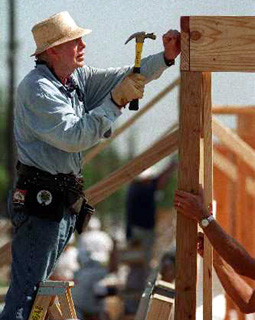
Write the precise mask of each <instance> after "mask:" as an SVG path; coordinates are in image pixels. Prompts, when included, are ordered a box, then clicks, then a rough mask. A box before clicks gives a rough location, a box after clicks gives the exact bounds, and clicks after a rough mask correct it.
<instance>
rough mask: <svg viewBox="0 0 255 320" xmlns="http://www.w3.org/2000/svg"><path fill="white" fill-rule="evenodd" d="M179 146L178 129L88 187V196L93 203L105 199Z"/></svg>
mask: <svg viewBox="0 0 255 320" xmlns="http://www.w3.org/2000/svg"><path fill="white" fill-rule="evenodd" d="M177 148H178V130H175V131H174V132H172V133H170V134H168V135H167V136H166V137H164V138H162V139H161V140H159V141H158V142H156V143H155V144H154V145H153V146H152V147H150V148H149V149H148V150H146V151H145V152H143V153H142V154H141V155H139V156H138V157H136V158H135V159H133V160H132V161H130V162H129V163H127V164H126V165H124V166H123V167H122V168H120V169H118V170H116V171H114V172H113V173H111V174H110V175H109V176H108V177H106V178H105V179H103V180H102V181H100V182H98V183H97V184H96V185H94V186H92V187H91V188H89V189H87V191H86V197H87V199H88V201H89V202H90V203H91V204H92V205H96V204H97V203H99V202H101V201H103V200H104V199H106V198H107V197H109V196H110V195H111V194H112V193H114V192H115V191H117V190H118V189H119V188H120V187H122V186H123V185H124V184H126V183H128V182H130V181H132V180H133V179H134V178H135V177H136V176H137V175H138V174H140V173H141V172H143V171H144V170H146V169H148V168H149V167H151V166H153V165H154V164H156V163H157V162H158V161H160V160H162V159H164V158H165V157H167V156H169V155H170V154H171V153H173V152H174V151H176V150H177Z"/></svg>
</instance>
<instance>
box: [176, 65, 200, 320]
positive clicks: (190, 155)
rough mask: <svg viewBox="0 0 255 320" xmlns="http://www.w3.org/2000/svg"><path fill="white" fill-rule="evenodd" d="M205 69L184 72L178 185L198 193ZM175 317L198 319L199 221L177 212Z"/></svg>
mask: <svg viewBox="0 0 255 320" xmlns="http://www.w3.org/2000/svg"><path fill="white" fill-rule="evenodd" d="M201 87H202V73H201V72H185V71H182V72H181V110H180V122H179V126H180V127H179V189H181V190H184V191H188V192H193V193H198V191H199V159H200V136H201V106H202V94H201V92H202V90H201ZM176 231H177V234H176V244H177V246H176V249H177V251H176V266H177V274H176V299H175V303H176V308H175V319H176V320H183V319H190V320H193V319H196V279H197V251H196V243H197V223H196V222H195V221H193V220H190V219H187V218H185V217H184V216H182V215H177V230H176Z"/></svg>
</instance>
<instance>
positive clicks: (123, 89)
mask: <svg viewBox="0 0 255 320" xmlns="http://www.w3.org/2000/svg"><path fill="white" fill-rule="evenodd" d="M145 80H146V78H145V77H144V76H143V75H141V74H138V73H131V74H130V75H128V76H126V77H125V78H124V79H123V80H122V81H121V83H120V84H118V85H117V86H116V87H115V88H114V89H113V91H112V93H111V94H112V99H113V100H114V102H115V103H116V104H117V105H119V106H125V105H126V104H127V103H128V102H130V101H132V100H134V99H141V98H142V97H143V93H144V86H145Z"/></svg>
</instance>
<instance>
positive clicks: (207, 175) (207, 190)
mask: <svg viewBox="0 0 255 320" xmlns="http://www.w3.org/2000/svg"><path fill="white" fill-rule="evenodd" d="M211 86H212V85H211V73H210V72H203V73H202V85H201V91H202V92H201V99H202V101H201V103H202V119H203V138H204V144H203V145H204V148H203V153H204V163H203V164H202V163H201V164H200V165H201V166H204V170H203V171H204V179H203V180H204V184H203V186H204V195H205V205H206V206H207V207H212V201H213V143H212V96H211ZM201 151H202V150H201ZM203 319H204V320H211V319H212V246H211V244H210V242H209V240H208V239H207V237H205V241H204V259H203Z"/></svg>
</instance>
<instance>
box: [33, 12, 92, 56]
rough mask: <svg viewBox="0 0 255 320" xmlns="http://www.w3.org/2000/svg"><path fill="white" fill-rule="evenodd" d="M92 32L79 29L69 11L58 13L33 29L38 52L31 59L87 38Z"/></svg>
mask: <svg viewBox="0 0 255 320" xmlns="http://www.w3.org/2000/svg"><path fill="white" fill-rule="evenodd" d="M90 32H91V30H89V29H83V28H80V27H78V26H77V24H76V23H75V22H74V20H73V19H72V17H71V16H70V14H69V13H68V12H67V11H62V12H60V13H57V14H55V15H53V16H51V17H49V18H48V19H45V20H42V21H41V22H39V23H37V24H36V25H34V27H33V28H32V33H33V36H34V40H35V43H36V51H35V52H34V53H33V54H32V55H31V57H32V56H35V55H37V54H39V53H42V52H43V51H45V50H47V49H49V48H52V47H54V46H57V45H59V44H62V43H65V42H68V41H71V40H74V39H77V38H80V37H82V36H85V35H86V34H89V33H90Z"/></svg>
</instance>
